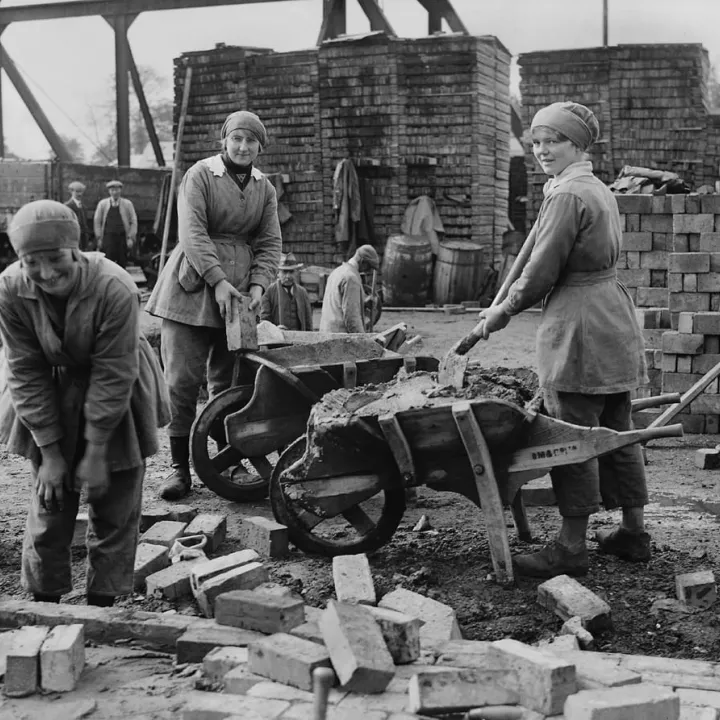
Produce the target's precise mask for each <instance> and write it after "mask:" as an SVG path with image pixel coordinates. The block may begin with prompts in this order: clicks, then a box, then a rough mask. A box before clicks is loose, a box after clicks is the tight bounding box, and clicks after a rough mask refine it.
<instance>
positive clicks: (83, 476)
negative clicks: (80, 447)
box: [75, 443, 110, 503]
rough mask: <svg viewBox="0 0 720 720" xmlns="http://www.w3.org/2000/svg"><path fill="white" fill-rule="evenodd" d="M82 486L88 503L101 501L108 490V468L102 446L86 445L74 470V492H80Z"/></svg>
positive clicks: (104, 449)
mask: <svg viewBox="0 0 720 720" xmlns="http://www.w3.org/2000/svg"><path fill="white" fill-rule="evenodd" d="M83 486H84V487H85V488H86V495H87V501H88V502H89V503H93V502H96V501H98V500H101V499H102V498H103V497H104V495H105V494H106V493H107V491H108V490H109V489H110V468H109V467H108V462H107V458H106V448H105V446H104V445H93V444H92V443H88V445H87V448H86V449H85V454H84V455H83V458H82V460H81V461H80V463H79V465H78V466H77V469H76V470H75V490H76V491H77V492H80V491H81V490H82V488H83Z"/></svg>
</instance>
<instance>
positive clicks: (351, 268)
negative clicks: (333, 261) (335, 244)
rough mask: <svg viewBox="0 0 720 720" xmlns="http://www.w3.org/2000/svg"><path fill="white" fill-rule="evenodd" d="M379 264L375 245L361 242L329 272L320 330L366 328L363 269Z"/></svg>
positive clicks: (358, 331) (350, 331)
mask: <svg viewBox="0 0 720 720" xmlns="http://www.w3.org/2000/svg"><path fill="white" fill-rule="evenodd" d="M379 267H380V258H378V254H377V252H376V251H375V248H374V247H373V246H372V245H361V246H360V247H359V248H358V249H357V250H356V251H355V254H354V255H353V256H352V257H351V258H350V259H349V260H348V261H347V262H344V263H343V264H342V265H340V267H337V268H335V269H334V270H333V271H332V272H331V273H330V275H329V276H328V279H327V284H326V286H325V295H324V296H323V305H322V315H321V316H320V332H340V333H363V332H365V314H364V303H365V294H364V292H363V284H362V278H361V277H360V273H364V272H368V271H370V270H377V269H378V268H379Z"/></svg>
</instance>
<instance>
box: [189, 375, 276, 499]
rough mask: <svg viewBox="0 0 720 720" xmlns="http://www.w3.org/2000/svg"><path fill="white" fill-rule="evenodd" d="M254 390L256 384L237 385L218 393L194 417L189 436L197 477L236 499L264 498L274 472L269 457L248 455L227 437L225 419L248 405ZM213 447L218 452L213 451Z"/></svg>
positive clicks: (220, 494) (217, 492)
mask: <svg viewBox="0 0 720 720" xmlns="http://www.w3.org/2000/svg"><path fill="white" fill-rule="evenodd" d="M253 390H254V386H253V385H237V386H236V387H231V388H229V389H228V390H225V391H224V392H221V393H219V394H218V395H216V396H215V397H214V398H213V399H212V400H210V402H208V404H207V405H205V407H204V408H203V409H202V411H201V412H200V414H199V415H198V416H197V418H196V419H195V424H194V425H193V428H192V435H191V439H190V451H191V453H192V461H193V467H194V468H195V473H196V474H197V476H198V477H199V478H200V480H201V481H202V482H203V484H204V485H206V486H207V487H208V488H209V489H210V490H212V491H213V492H214V493H216V494H217V495H219V496H220V497H223V498H225V499H226V500H234V501H236V502H252V501H255V500H262V499H263V498H265V497H266V496H267V491H268V480H269V479H270V473H271V472H272V464H271V463H270V461H269V460H268V459H267V458H266V457H264V456H262V457H253V458H248V457H246V456H245V455H243V454H242V453H241V452H240V451H239V450H237V449H236V448H234V447H232V445H229V444H228V442H227V438H226V437H225V424H224V420H225V418H226V417H227V416H228V415H229V414H230V413H234V412H237V411H238V410H240V409H241V408H243V407H245V405H247V404H248V402H250V398H251V397H252V395H253ZM213 446H216V447H217V452H212V451H211V448H213ZM221 448H222V449H221Z"/></svg>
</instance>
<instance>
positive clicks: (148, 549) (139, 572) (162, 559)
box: [133, 542, 170, 590]
mask: <svg viewBox="0 0 720 720" xmlns="http://www.w3.org/2000/svg"><path fill="white" fill-rule="evenodd" d="M168 552H169V550H168V548H167V547H166V546H165V545H154V544H152V543H144V542H141V543H140V544H139V545H138V546H137V552H136V553H135V569H134V571H133V587H134V588H135V590H142V589H143V588H144V587H145V580H146V579H147V577H148V576H149V575H152V574H154V573H156V572H160V570H164V569H165V568H166V567H168V565H170V558H169V557H168Z"/></svg>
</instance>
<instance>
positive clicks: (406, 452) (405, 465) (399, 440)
mask: <svg viewBox="0 0 720 720" xmlns="http://www.w3.org/2000/svg"><path fill="white" fill-rule="evenodd" d="M378 423H379V424H380V430H382V434H383V435H384V436H385V439H386V440H387V443H388V445H389V446H390V451H391V452H392V454H393V457H394V458H395V462H396V463H397V466H398V470H400V475H401V476H402V479H403V484H404V485H406V486H408V485H414V484H415V478H416V473H415V463H414V462H413V457H412V451H411V450H410V445H409V444H408V441H407V438H406V437H405V434H404V433H403V431H402V427H400V422H399V421H398V419H397V417H396V416H395V415H394V414H392V413H389V414H387V415H382V416H381V417H379V418H378Z"/></svg>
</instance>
